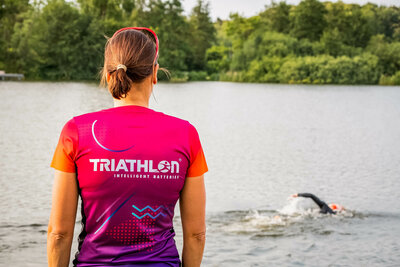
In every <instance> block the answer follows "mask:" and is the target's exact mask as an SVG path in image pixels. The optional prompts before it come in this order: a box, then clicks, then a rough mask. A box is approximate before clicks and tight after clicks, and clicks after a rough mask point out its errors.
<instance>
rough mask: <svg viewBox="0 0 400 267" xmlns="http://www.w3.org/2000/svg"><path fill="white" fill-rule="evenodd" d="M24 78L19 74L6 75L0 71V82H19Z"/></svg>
mask: <svg viewBox="0 0 400 267" xmlns="http://www.w3.org/2000/svg"><path fill="white" fill-rule="evenodd" d="M24 78H25V76H24V75H23V74H19V73H6V72H5V71H3V70H0V80H1V81H5V80H18V81H21V80H23V79H24Z"/></svg>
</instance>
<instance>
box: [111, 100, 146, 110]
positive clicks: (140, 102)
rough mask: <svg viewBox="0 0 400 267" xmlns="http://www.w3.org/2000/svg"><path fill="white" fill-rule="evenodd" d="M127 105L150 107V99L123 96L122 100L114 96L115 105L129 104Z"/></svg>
mask: <svg viewBox="0 0 400 267" xmlns="http://www.w3.org/2000/svg"><path fill="white" fill-rule="evenodd" d="M127 105H135V106H141V107H146V108H147V107H149V101H148V100H147V101H146V100H144V99H142V100H139V99H136V100H132V99H127V98H121V99H120V100H118V99H115V98H114V107H120V106H127Z"/></svg>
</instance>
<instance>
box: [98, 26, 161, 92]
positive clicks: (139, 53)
mask: <svg viewBox="0 0 400 267" xmlns="http://www.w3.org/2000/svg"><path fill="white" fill-rule="evenodd" d="M155 55H156V44H155V42H154V41H153V39H152V38H151V37H149V36H148V35H146V34H145V33H144V32H142V31H138V30H131V29H130V30H124V31H121V32H119V33H118V34H117V35H115V36H113V37H112V38H109V39H108V40H107V43H106V47H105V51H104V67H103V68H102V70H101V72H100V74H101V85H103V86H105V85H106V81H107V73H110V75H111V79H110V81H109V83H108V90H109V91H110V93H111V94H112V96H113V97H114V98H116V99H121V98H124V97H126V94H127V93H128V92H129V90H130V89H131V88H132V85H133V84H134V83H140V82H142V81H143V80H144V79H145V78H147V77H148V76H149V75H154V73H153V63H154V64H156V62H157V61H156V62H154V57H155ZM120 64H123V65H125V66H126V71H125V70H124V69H123V68H119V69H117V66H118V65H120ZM156 75H157V74H156Z"/></svg>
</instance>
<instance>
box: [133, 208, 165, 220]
mask: <svg viewBox="0 0 400 267" xmlns="http://www.w3.org/2000/svg"><path fill="white" fill-rule="evenodd" d="M132 207H134V208H135V209H136V210H137V211H139V212H143V211H144V210H145V209H150V210H152V211H153V212H157V211H158V210H159V209H161V208H163V209H165V210H167V208H165V207H164V206H163V205H161V206H159V207H158V208H156V209H154V208H152V207H150V206H149V205H147V206H146V207H144V208H143V209H140V208H138V207H136V206H135V205H132ZM132 215H133V216H135V217H136V218H138V219H139V220H140V219H142V218H143V217H145V216H149V217H151V218H153V219H155V218H157V217H158V216H160V215H162V216H163V217H165V216H167V215H165V214H164V213H162V212H159V213H158V214H157V215H155V216H153V215H151V214H150V213H148V212H147V213H145V214H143V215H142V216H139V215H137V214H136V213H134V212H132Z"/></svg>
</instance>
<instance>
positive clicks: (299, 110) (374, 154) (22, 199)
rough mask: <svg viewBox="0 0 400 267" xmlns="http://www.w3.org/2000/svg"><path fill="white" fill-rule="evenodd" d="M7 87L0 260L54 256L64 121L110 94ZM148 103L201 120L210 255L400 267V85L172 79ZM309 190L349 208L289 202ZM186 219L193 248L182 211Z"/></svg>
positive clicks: (36, 261) (33, 85)
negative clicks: (56, 156) (55, 190)
mask: <svg viewBox="0 0 400 267" xmlns="http://www.w3.org/2000/svg"><path fill="white" fill-rule="evenodd" d="M0 99H1V105H0V118H1V119H0V136H1V139H0V157H1V160H0V211H1V215H2V216H1V217H0V266H45V265H46V262H47V258H46V231H47V222H48V217H49V213H50V200H51V187H52V181H53V175H54V170H53V169H52V168H50V166H49V165H50V161H51V158H52V156H53V153H54V149H55V147H56V145H57V141H58V138H59V134H60V132H61V128H62V126H63V125H64V124H65V122H66V121H67V120H69V119H70V118H71V117H72V116H75V115H80V114H82V113H87V112H91V111H96V110H100V109H104V108H109V107H112V106H113V102H112V97H111V95H109V93H108V92H107V90H106V89H104V88H103V89H102V88H99V87H98V86H97V85H96V84H91V83H72V82H71V83H64V82H57V83H51V82H1V83H0ZM150 108H152V109H155V110H157V111H162V112H164V113H166V114H170V115H173V116H177V117H180V118H183V119H186V120H188V121H190V122H191V123H192V124H193V125H194V126H195V127H196V128H197V130H198V132H199V135H200V139H201V142H202V144H203V148H204V151H205V155H206V159H207V163H208V166H209V172H208V173H207V174H206V175H205V181H206V191H207V241H206V247H205V251H204V258H203V264H202V266H399V265H400V201H399V200H400V87H382V86H310V85H307V86H306V85H304V86H303V85H272V84H245V83H224V82H192V83H178V84H173V83H161V84H158V85H157V86H156V87H155V90H154V96H152V98H151V104H150ZM297 192H311V193H314V194H316V195H317V196H319V197H320V198H321V199H323V200H325V201H326V202H327V203H330V202H335V203H339V204H342V205H344V206H345V207H346V208H347V211H346V212H344V213H343V214H339V215H335V216H332V215H320V214H319V213H318V212H317V211H315V210H313V209H311V208H312V205H313V204H312V203H310V202H309V201H308V200H307V199H295V200H288V196H290V195H291V194H294V193H297ZM177 207H178V205H177ZM276 215H279V217H275V216H276ZM174 228H175V230H176V238H175V239H176V242H177V246H178V250H179V252H180V253H181V248H182V230H181V225H180V218H179V209H176V216H175V219H174ZM79 231H80V224H79V223H77V224H76V229H75V236H77V234H78V233H79ZM76 248H77V241H76V238H75V239H74V243H73V249H72V254H74V253H75V251H76Z"/></svg>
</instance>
